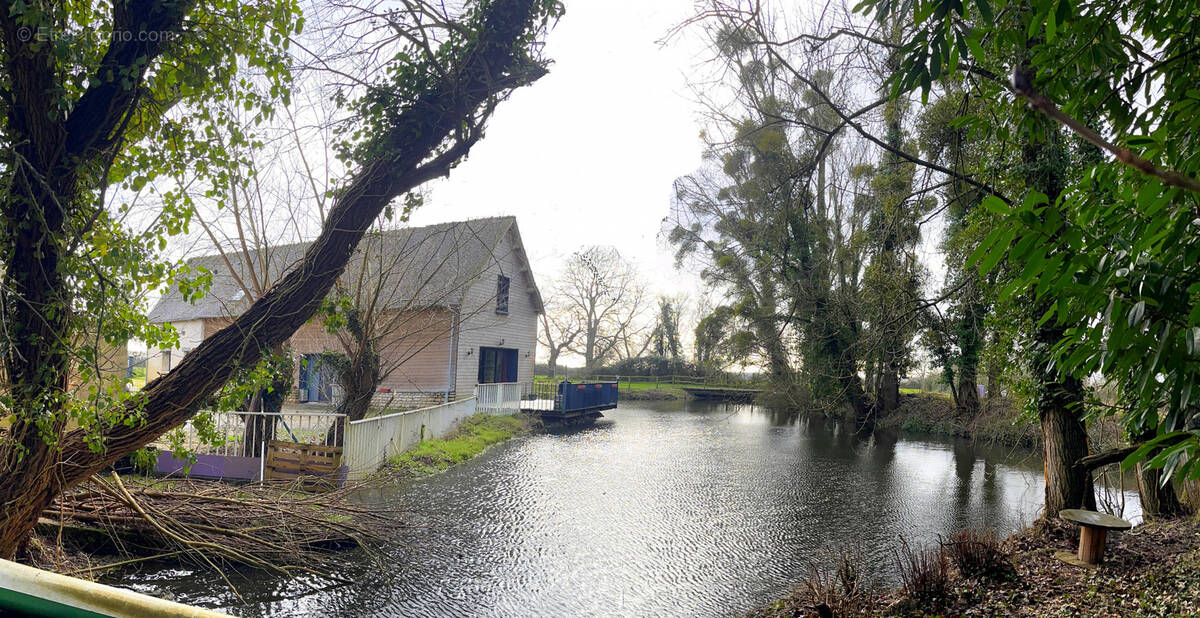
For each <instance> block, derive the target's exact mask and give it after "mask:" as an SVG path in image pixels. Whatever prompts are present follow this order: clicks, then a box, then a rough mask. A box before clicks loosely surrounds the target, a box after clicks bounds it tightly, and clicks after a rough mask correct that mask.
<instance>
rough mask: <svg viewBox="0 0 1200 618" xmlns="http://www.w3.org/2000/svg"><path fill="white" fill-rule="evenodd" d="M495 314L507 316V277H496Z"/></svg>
mask: <svg viewBox="0 0 1200 618" xmlns="http://www.w3.org/2000/svg"><path fill="white" fill-rule="evenodd" d="M496 313H499V314H500V315H508V277H505V276H504V275H496Z"/></svg>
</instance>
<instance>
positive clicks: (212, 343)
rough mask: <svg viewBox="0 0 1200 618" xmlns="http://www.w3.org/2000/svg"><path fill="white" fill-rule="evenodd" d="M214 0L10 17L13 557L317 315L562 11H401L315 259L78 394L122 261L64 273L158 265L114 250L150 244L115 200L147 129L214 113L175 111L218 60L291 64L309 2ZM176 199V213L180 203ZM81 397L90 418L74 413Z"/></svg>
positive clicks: (38, 10) (511, 4) (7, 471)
mask: <svg viewBox="0 0 1200 618" xmlns="http://www.w3.org/2000/svg"><path fill="white" fill-rule="evenodd" d="M217 4H219V5H220V6H219V7H205V9H206V10H202V9H198V8H197V7H196V6H195V5H194V4H191V3H179V2H158V1H154V0H143V1H133V0H130V1H118V2H115V3H113V5H112V10H111V13H104V12H100V11H95V12H93V11H78V10H73V8H75V7H74V5H71V6H70V7H68V6H58V5H52V4H49V3H45V4H43V3H40V2H36V3H28V4H25V5H24V6H23V7H18V8H17V9H14V10H12V11H6V12H4V14H3V15H2V16H0V40H2V43H3V54H4V58H3V71H4V74H5V75H4V77H5V79H4V81H5V83H6V84H8V93H7V96H6V97H4V98H3V101H4V102H3V104H2V105H3V106H4V113H5V116H6V122H5V125H4V129H3V132H4V139H5V140H7V142H8V144H9V148H6V149H5V152H6V153H8V156H7V158H6V160H5V165H4V170H5V172H6V174H7V175H8V178H9V180H10V182H9V183H6V184H5V187H6V189H5V191H4V195H3V200H4V203H5V204H4V208H3V209H2V210H0V229H3V234H2V236H0V251H2V260H0V262H2V263H3V264H4V265H5V274H4V276H5V285H4V289H3V293H2V294H3V295H2V297H0V307H2V308H3V310H4V311H5V322H6V323H7V324H10V325H14V326H13V327H12V328H10V329H8V330H6V333H5V341H4V343H5V366H6V371H7V375H8V378H9V380H10V391H9V395H8V400H9V404H10V406H9V412H10V418H11V419H12V423H11V425H10V426H9V428H8V430H7V431H6V432H5V434H4V436H3V441H2V443H0V461H2V462H3V466H4V469H3V473H2V474H0V505H2V506H0V555H2V556H5V557H11V556H12V555H13V554H14V553H15V552H16V551H17V549H18V547H19V546H20V544H21V543H22V541H23V540H24V539H25V538H26V536H27V534H28V533H29V531H30V530H31V529H32V528H33V526H34V524H35V523H36V522H37V519H38V517H39V516H40V514H41V512H42V510H43V509H44V508H46V506H48V505H49V504H50V502H51V501H52V500H53V499H54V497H55V496H56V495H58V494H59V493H60V492H62V491H63V490H64V489H66V488H69V487H71V486H73V485H75V484H77V483H79V482H80V481H82V480H84V479H86V478H87V477H88V476H90V475H91V474H93V473H94V472H96V471H98V470H100V469H102V468H103V467H104V466H106V465H108V464H110V463H112V462H114V461H116V460H117V459H119V458H120V457H122V456H124V455H126V454H128V453H130V452H131V451H133V450H135V449H138V448H140V447H142V446H144V445H145V444H147V443H149V442H150V441H151V440H153V439H154V438H156V437H157V436H159V435H161V434H162V433H164V432H165V431H167V430H169V429H171V428H173V427H177V426H179V425H180V424H182V423H183V422H184V421H185V420H186V419H187V418H188V417H190V416H191V415H192V414H193V413H194V412H195V410H196V407H197V406H198V405H199V403H200V402H201V401H202V400H203V399H204V398H205V397H207V396H208V395H210V394H211V393H213V392H214V391H215V390H216V389H217V388H219V387H220V386H221V385H222V384H223V383H224V382H225V381H226V380H228V379H229V378H230V377H231V376H232V375H233V373H234V372H235V371H237V370H239V369H241V368H245V367H249V366H252V365H254V364H255V363H257V362H258V360H259V359H260V358H261V357H262V355H263V354H264V353H265V352H266V351H268V350H270V349H272V348H274V347H275V346H277V345H278V344H279V343H281V342H283V341H284V340H286V339H287V338H288V337H289V336H290V335H291V334H292V333H293V332H294V331H295V330H296V328H298V327H299V326H300V325H301V324H303V323H304V322H305V321H307V320H308V319H309V318H310V317H311V316H312V315H313V314H314V313H315V312H316V310H317V308H318V307H319V305H320V303H321V300H322V299H323V298H324V297H325V296H326V295H327V294H328V292H329V291H330V289H332V287H333V285H334V282H335V281H336V280H337V279H338V277H339V276H340V275H341V273H342V270H343V269H344V267H345V265H346V263H347V261H348V260H349V259H350V256H351V254H352V252H353V250H354V248H355V246H356V245H357V244H358V241H359V239H360V238H361V237H362V235H363V234H364V233H365V232H366V230H367V229H368V228H369V226H370V225H371V224H372V222H373V221H374V220H375V219H376V218H377V217H378V216H379V214H380V213H381V212H383V210H384V209H385V208H386V207H387V206H388V205H389V204H390V203H391V201H392V200H393V199H394V198H396V197H397V196H399V195H402V194H403V193H405V192H407V191H409V190H411V189H413V188H414V187H416V186H418V185H419V184H421V183H422V182H425V181H427V180H429V179H430V178H434V177H437V176H441V175H445V174H447V173H448V172H449V170H450V168H451V167H452V166H453V165H454V164H455V163H456V162H457V161H458V160H459V159H461V157H463V156H464V155H465V154H466V153H467V151H468V150H469V149H470V147H471V146H472V145H473V144H474V143H475V142H476V141H477V140H478V139H479V138H480V137H481V131H482V125H483V123H484V121H486V119H487V118H488V116H489V115H490V113H491V112H492V111H493V110H494V109H495V107H496V105H497V104H498V103H499V101H500V100H501V99H502V98H503V97H504V96H505V95H506V94H507V93H508V92H509V91H511V90H512V89H513V88H516V87H518V86H521V85H524V84H528V83H530V82H532V81H533V80H535V79H537V78H538V77H540V76H541V75H542V74H544V72H545V66H544V63H543V62H542V61H540V60H539V59H538V58H537V57H536V56H534V55H533V52H532V51H531V46H533V45H534V44H535V43H536V41H537V39H538V36H539V34H540V33H541V32H543V31H544V29H545V27H546V25H547V23H548V20H549V19H550V18H551V17H552V16H554V15H556V14H558V12H559V11H560V9H559V7H558V5H557V3H551V2H533V1H531V0H495V1H494V2H479V3H476V4H472V5H469V6H468V7H467V8H466V9H465V11H464V12H463V13H462V14H461V15H460V16H458V18H457V19H453V20H449V21H447V20H442V19H440V18H436V16H435V18H434V19H431V20H430V21H433V23H432V24H430V23H422V24H418V25H417V26H416V27H413V28H411V29H406V28H405V27H404V24H403V23H393V24H391V27H394V28H395V29H396V30H398V31H401V32H407V33H409V34H410V36H411V37H412V38H410V39H407V41H410V42H408V43H406V50H407V53H406V54H404V55H403V58H405V59H407V60H404V61H392V62H391V63H390V64H389V65H388V66H387V70H386V71H385V73H384V74H383V76H382V77H380V78H379V79H378V80H376V81H375V82H374V83H371V84H370V85H369V87H367V88H365V89H364V91H363V94H362V96H361V97H358V98H357V99H356V101H355V102H354V104H353V109H354V110H355V112H356V113H357V115H358V118H359V122H358V123H356V125H355V126H356V130H357V131H358V132H357V133H355V134H352V135H349V136H347V138H348V143H347V147H346V148H345V149H344V150H343V155H344V157H345V160H346V162H347V165H348V166H349V168H350V171H349V172H348V173H347V175H346V180H345V182H344V183H343V184H341V185H340V187H339V189H338V190H337V192H336V196H335V198H334V200H333V204H332V207H331V208H330V209H329V211H328V213H327V217H326V220H325V222H324V226H323V228H322V231H321V234H320V235H319V236H318V237H317V239H316V240H315V241H314V242H313V243H312V245H311V247H310V248H309V250H308V251H307V252H306V254H305V256H304V259H303V260H302V261H301V262H300V263H299V264H298V265H297V266H296V267H295V268H294V269H292V270H291V271H290V272H289V273H288V274H287V275H286V276H285V277H283V278H282V279H281V280H279V281H278V282H277V283H276V284H275V285H274V286H272V288H271V289H270V290H269V291H267V293H266V294H264V295H263V296H262V297H261V298H260V299H258V300H257V301H256V302H255V303H254V304H253V305H251V306H250V308H249V309H248V310H246V311H245V312H244V313H242V314H241V315H239V316H238V317H237V318H236V319H235V320H234V321H233V323H232V324H231V325H230V326H228V327H227V328H225V329H223V330H221V331H219V332H218V333H216V334H215V335H214V336H212V337H210V338H208V339H206V340H205V341H204V342H203V343H202V344H201V345H200V346H199V347H197V348H196V349H195V350H194V351H193V352H192V354H190V355H188V357H186V358H185V359H184V360H183V362H181V363H180V364H179V366H178V367H176V368H175V369H174V370H173V371H172V372H170V373H168V374H167V375H165V376H162V377H160V378H158V379H157V380H155V381H153V382H152V383H150V384H148V385H147V386H146V388H145V389H144V390H142V391H141V392H140V393H138V394H136V395H134V396H132V397H129V398H128V399H127V400H125V401H123V402H119V403H114V404H113V405H111V406H108V407H105V408H100V409H92V410H87V411H80V410H78V409H77V408H74V407H73V406H72V405H71V404H70V403H69V402H68V401H67V400H66V399H65V397H64V396H63V387H64V381H65V379H66V376H67V374H68V364H69V358H70V353H69V350H68V349H67V344H66V343H64V342H69V341H72V340H73V338H72V336H71V332H72V330H73V328H74V325H73V323H72V314H73V311H72V310H73V308H75V307H76V306H77V305H79V304H83V305H86V304H88V303H92V302H95V298H96V297H97V296H98V294H95V293H94V290H93V289H92V288H90V287H89V285H95V286H98V287H100V288H104V287H105V286H106V285H107V284H106V283H105V282H106V281H107V280H110V279H108V278H106V277H103V276H97V277H95V280H94V281H95V282H96V283H94V284H93V283H89V282H87V281H82V282H81V281H77V280H74V279H72V278H70V277H68V276H67V273H69V272H76V273H88V272H96V271H100V273H101V274H104V271H103V270H102V268H104V267H107V268H108V269H110V270H116V269H118V268H123V269H124V270H123V271H122V273H119V274H128V275H129V276H127V277H125V279H126V280H135V281H138V280H145V278H146V277H144V276H143V275H142V270H143V269H146V270H149V271H150V272H151V273H153V272H160V273H161V269H159V268H158V267H154V268H147V267H146V263H145V261H144V260H138V261H136V262H134V261H133V260H117V261H115V262H111V260H112V259H113V257H114V256H117V257H123V256H122V255H121V254H122V253H124V254H126V255H128V254H134V255H139V254H138V252H137V249H136V248H137V247H140V246H142V245H144V244H145V243H144V242H143V243H138V242H133V241H132V240H130V239H128V238H127V236H126V235H124V234H123V231H122V230H121V228H120V226H119V225H116V224H115V222H114V220H113V218H112V217H111V216H110V215H109V213H107V212H106V211H105V210H104V209H103V208H102V206H103V202H102V200H101V198H102V197H103V195H104V193H105V190H106V189H107V188H108V187H109V186H110V184H112V183H113V182H114V178H115V179H116V181H117V182H128V183H129V184H130V185H131V186H133V185H137V184H138V183H139V182H142V183H144V182H145V180H140V181H139V179H138V178H139V176H138V175H137V172H145V171H147V170H149V171H153V170H155V169H157V168H158V167H160V166H161V165H162V163H163V162H162V161H161V160H160V159H158V158H157V157H156V156H154V155H155V153H153V152H152V151H151V150H149V149H147V148H145V147H144V146H143V145H142V144H143V143H144V140H148V138H149V136H150V135H152V134H154V133H158V134H162V133H163V132H174V131H177V130H181V129H182V130H185V131H186V130H187V129H189V128H191V129H199V127H189V126H188V125H187V124H186V122H187V121H186V120H183V119H180V120H176V119H173V118H167V117H166V116H165V115H163V114H162V112H163V111H164V110H166V109H169V107H170V106H169V102H171V101H179V100H181V99H182V98H186V97H188V96H192V97H195V98H197V99H199V100H198V101H197V103H198V104H203V102H204V97H213V96H226V95H227V93H228V92H229V91H227V90H224V89H223V88H222V87H221V86H223V85H226V84H236V79H235V78H234V77H232V76H231V75H230V73H229V72H227V71H215V72H212V71H211V70H210V67H235V66H239V65H242V64H244V63H245V62H247V61H248V62H249V63H250V64H252V65H255V66H260V67H266V69H267V72H268V73H272V72H275V74H279V75H282V74H281V73H279V72H280V71H282V70H283V67H284V62H283V60H282V58H281V57H280V56H279V54H278V49H279V48H280V47H282V44H283V41H284V40H286V37H287V36H289V34H290V33H291V31H292V30H293V29H294V27H295V19H294V17H295V10H294V6H293V5H291V4H286V3H284V4H271V5H264V6H265V7H266V9H268V10H265V11H263V12H262V13H256V12H255V11H256V10H258V9H257V6H255V7H248V8H245V10H243V9H242V7H241V6H240V5H239V4H237V3H217ZM414 8H419V7H414ZM272 11H273V12H272ZM420 14H422V13H421V11H420V10H415V11H414V12H412V13H403V14H400V13H398V14H396V16H397V17H401V18H402V16H403V15H420ZM206 19H211V20H218V21H220V20H225V21H221V23H214V24H208V26H210V27H198V26H199V24H197V23H193V22H192V21H189V20H206ZM410 25H412V24H410ZM439 26H440V27H439ZM42 28H45V29H49V31H50V32H51V33H68V32H78V31H81V30H82V31H87V32H111V33H112V36H111V37H110V39H109V40H108V41H107V44H106V45H100V46H94V47H93V46H69V45H55V44H51V43H50V42H46V41H36V42H34V43H31V42H30V41H27V40H26V39H28V38H29V32H30V29H32V30H33V31H35V32H40V31H41V30H40V29H42ZM256 28H257V30H256ZM432 31H439V32H440V33H442V35H443V37H442V39H441V41H442V42H441V44H440V45H438V46H436V48H434V47H431V46H430V45H428V42H429V40H428V39H427V38H425V37H426V36H428V34H427V33H430V32H432ZM131 32H132V33H141V34H142V35H144V36H127V35H128V34H129V33H131ZM147 33H156V35H155V36H149V35H148V34H147ZM176 37H178V38H180V39H181V40H178V41H176V40H174V39H175V38H176ZM271 44H273V45H271ZM210 73H215V78H216V83H214V76H211V75H210ZM151 76H152V77H151ZM222 80H224V81H222ZM280 82H281V84H282V82H283V80H282V78H281V79H280ZM280 87H285V85H281V86H280ZM231 90H236V88H231ZM164 103H168V104H167V105H164ZM251 104H252V105H253V101H251ZM180 123H184V124H182V125H181V124H180ZM150 141H152V140H150ZM187 143H189V144H194V143H198V141H190V140H189V141H187ZM171 146H174V144H171ZM179 158H182V157H179ZM118 162H120V164H119V165H118ZM162 214H163V219H164V220H165V221H166V223H164V226H166V225H169V224H173V223H178V222H179V221H180V220H181V217H182V215H181V213H179V212H170V211H164V212H163V213H162ZM164 233H165V232H164ZM139 257H140V255H139ZM89 265H90V266H91V268H90V269H89V268H87V267H88V266H89ZM131 271H132V272H131ZM161 278H162V275H161V274H160V275H159V280H161ZM77 299H78V300H77ZM18 325H19V326H18ZM127 331H128V329H127ZM123 334H126V335H127V334H128V332H125V333H123ZM73 414H74V419H75V420H83V421H84V422H81V423H80V426H79V427H77V428H73V429H68V421H69V420H71V419H72V416H73Z"/></svg>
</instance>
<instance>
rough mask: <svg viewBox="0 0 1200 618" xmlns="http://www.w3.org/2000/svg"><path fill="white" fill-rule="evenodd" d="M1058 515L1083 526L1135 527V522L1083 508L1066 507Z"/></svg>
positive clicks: (1118, 528)
mask: <svg viewBox="0 0 1200 618" xmlns="http://www.w3.org/2000/svg"><path fill="white" fill-rule="evenodd" d="M1058 517H1059V519H1063V520H1065V521H1069V522H1072V523H1076V524H1079V525H1081V526H1088V527H1091V528H1104V529H1105V530H1128V529H1130V528H1132V527H1133V524H1131V523H1129V522H1127V521H1125V520H1124V519H1121V518H1120V517H1113V516H1112V515H1109V514H1108V513H1097V512H1096V511H1085V510H1083V509H1064V510H1061V511H1059V512H1058Z"/></svg>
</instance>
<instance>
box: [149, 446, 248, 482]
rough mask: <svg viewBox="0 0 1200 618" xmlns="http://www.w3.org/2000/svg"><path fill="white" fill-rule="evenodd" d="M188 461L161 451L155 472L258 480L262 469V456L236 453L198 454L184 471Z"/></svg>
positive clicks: (210, 477)
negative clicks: (238, 454) (244, 455)
mask: <svg viewBox="0 0 1200 618" xmlns="http://www.w3.org/2000/svg"><path fill="white" fill-rule="evenodd" d="M186 463H187V460H184V459H176V458H175V457H174V456H172V455H171V454H170V453H168V452H165V451H159V453H158V461H157V462H155V464H154V473H155V474H161V475H163V476H166V475H172V474H173V475H177V476H194V477H197V478H206V479H231V480H240V481H257V480H259V472H260V470H261V469H262V458H260V457H240V456H235V455H196V463H194V464H192V467H191V469H190V470H188V471H187V472H184V465H185V464H186Z"/></svg>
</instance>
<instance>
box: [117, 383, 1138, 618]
mask: <svg viewBox="0 0 1200 618" xmlns="http://www.w3.org/2000/svg"><path fill="white" fill-rule="evenodd" d="M1040 463H1041V462H1040V458H1039V457H1038V456H1037V455H1036V454H1035V453H1032V452H1030V451H1027V450H1021V449H1011V448H994V447H986V446H981V445H975V444H972V443H970V442H968V441H963V440H948V439H938V438H930V437H919V438H918V437H911V436H901V437H899V438H898V439H897V438H891V439H881V438H878V437H877V438H876V439H874V440H872V441H871V442H869V443H866V444H864V443H862V442H860V441H856V440H855V439H854V438H853V436H852V435H850V432H848V431H846V430H845V428H844V427H843V426H841V425H839V424H837V423H834V422H831V421H825V420H822V419H819V418H812V417H799V418H797V417H794V416H789V415H784V414H778V413H772V412H770V411H766V410H763V409H761V408H756V407H754V406H746V405H724V404H710V403H701V402H627V403H622V404H621V407H620V408H619V409H617V410H613V411H610V412H606V418H605V419H602V420H601V421H599V422H598V423H597V424H596V425H595V426H593V427H591V428H587V429H583V430H578V431H574V432H570V433H563V434H544V435H536V436H531V437H527V438H522V439H518V440H513V441H510V442H508V443H505V444H501V445H499V446H497V447H495V448H493V449H491V450H489V451H487V452H485V453H484V454H482V455H480V456H479V457H476V458H475V459H473V460H471V461H468V462H466V463H464V464H462V465H459V466H456V467H454V468H452V469H450V470H449V471H447V472H445V473H443V474H440V475H437V476H434V477H430V478H427V479H424V480H421V481H418V482H415V483H412V484H410V485H407V486H405V487H402V488H398V489H396V490H395V491H390V492H385V496H384V497H383V498H382V499H386V500H388V501H389V503H391V504H394V505H395V506H397V507H398V508H399V509H401V510H402V511H403V512H404V515H403V516H404V517H405V518H407V519H408V520H410V521H411V524H412V525H411V526H410V527H407V528H406V529H405V530H404V531H402V532H401V533H400V535H399V536H398V537H397V538H396V539H395V540H394V542H393V543H392V544H390V545H389V546H388V547H387V548H385V551H384V552H383V554H382V555H379V556H376V557H375V561H371V560H369V559H367V558H366V557H365V556H362V555H360V554H356V555H355V556H354V557H353V558H355V559H356V561H355V562H352V563H350V564H348V565H346V567H345V570H344V571H343V572H344V573H345V575H346V577H347V578H349V579H352V580H353V583H350V584H345V583H331V582H322V581H312V580H294V581H287V580H281V579H278V578H273V577H270V576H266V575H256V576H252V577H251V578H250V579H248V580H246V579H235V584H237V586H238V590H239V592H240V593H241V594H242V595H243V597H244V599H245V601H239V600H238V599H237V598H236V597H234V596H233V595H232V593H230V592H229V591H228V588H226V587H225V586H224V585H223V584H222V583H221V581H220V579H219V578H216V577H214V576H211V575H206V576H203V577H198V575H199V574H197V573H193V572H191V571H189V570H187V569H162V568H157V569H156V568H145V569H138V570H132V571H128V572H126V573H124V574H122V575H120V576H119V577H117V578H115V579H114V580H109V581H110V583H116V584H118V585H122V586H126V587H130V588H134V589H137V590H141V591H144V592H149V593H152V594H158V595H164V596H170V597H172V598H175V599H176V600H179V601H183V602H188V603H195V604H198V605H203V606H206V607H212V608H218V609H222V610H224V611H228V612H230V613H232V614H236V615H242V616H305V615H312V616H372V615H380V616H468V615H470V616H535V615H536V616H652V615H653V616H668V615H669V616H713V615H729V614H736V613H739V612H744V611H746V610H749V609H751V608H753V607H755V606H757V605H760V604H762V603H763V602H765V601H768V600H770V599H773V598H775V597H778V596H781V595H782V594H785V593H786V592H787V591H788V590H789V589H790V588H792V587H793V586H795V585H796V583H797V582H798V581H800V580H801V579H802V578H803V577H804V576H805V573H806V571H807V570H808V569H809V568H810V566H811V565H813V564H817V563H823V562H825V561H827V560H829V559H830V556H831V555H832V552H833V551H835V550H838V549H840V548H846V549H849V550H850V551H853V552H855V553H857V554H859V555H860V556H861V557H862V558H863V559H864V560H865V563H866V564H867V565H870V568H871V569H872V571H873V575H874V576H875V577H877V578H878V579H879V580H880V581H882V582H885V583H893V582H894V581H895V570H894V569H895V567H894V564H895V557H894V551H895V548H896V547H897V545H898V542H899V541H898V539H899V538H901V537H903V538H906V539H908V541H909V542H910V543H913V544H921V543H933V542H936V541H937V540H938V539H939V538H944V537H946V536H948V535H950V534H951V533H953V532H955V531H957V530H960V529H963V528H980V529H990V530H993V531H995V532H996V533H997V534H998V535H1000V536H1005V535H1008V534H1010V533H1011V532H1013V531H1015V530H1018V529H1019V528H1021V527H1023V526H1024V525H1026V524H1028V523H1029V522H1031V521H1032V520H1034V519H1035V518H1036V517H1037V516H1038V514H1039V511H1038V509H1039V507H1040V503H1041V498H1042V476H1041V471H1040ZM1125 499H1126V500H1127V504H1126V510H1125V516H1126V517H1132V518H1135V519H1136V518H1137V515H1138V506H1137V495H1136V492H1126V494H1125Z"/></svg>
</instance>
